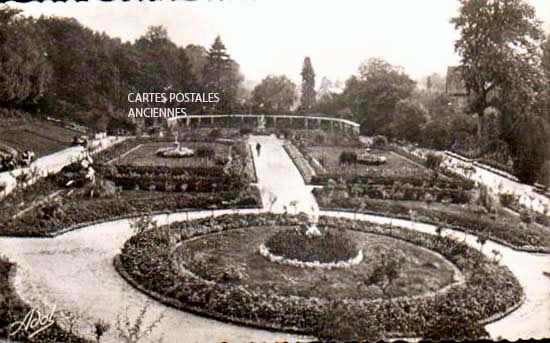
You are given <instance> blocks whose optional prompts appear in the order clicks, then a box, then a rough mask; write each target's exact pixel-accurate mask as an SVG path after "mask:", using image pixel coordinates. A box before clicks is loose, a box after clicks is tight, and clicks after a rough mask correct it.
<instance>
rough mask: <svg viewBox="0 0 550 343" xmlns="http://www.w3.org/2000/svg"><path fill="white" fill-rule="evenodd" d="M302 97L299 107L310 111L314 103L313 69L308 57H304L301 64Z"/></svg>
mask: <svg viewBox="0 0 550 343" xmlns="http://www.w3.org/2000/svg"><path fill="white" fill-rule="evenodd" d="M301 75H302V97H301V98H300V108H301V109H302V110H303V111H310V110H311V109H312V107H313V105H314V104H315V95H316V94H315V71H313V66H312V65H311V60H310V58H309V57H306V58H304V64H303V65H302V73H301Z"/></svg>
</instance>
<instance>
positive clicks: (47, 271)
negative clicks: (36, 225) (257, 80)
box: [0, 136, 550, 342]
mask: <svg viewBox="0 0 550 343" xmlns="http://www.w3.org/2000/svg"><path fill="white" fill-rule="evenodd" d="M257 142H260V144H261V145H262V149H261V153H260V156H259V157H258V156H256V153H255V154H254V155H255V157H254V159H255V163H256V167H257V174H258V178H259V187H260V188H261V189H262V197H263V198H264V199H263V200H264V201H265V204H268V203H269V202H268V201H266V200H267V199H268V198H269V194H275V195H276V196H277V201H276V202H275V204H274V206H273V210H274V211H277V212H280V211H283V206H285V205H287V206H288V204H289V203H290V202H291V201H294V200H296V201H298V204H297V206H296V207H297V210H298V211H307V212H309V211H311V207H312V206H313V207H314V208H316V206H317V205H316V203H315V200H314V198H313V196H312V195H311V192H310V187H308V186H306V185H305V184H304V182H303V180H302V178H301V177H300V174H299V172H298V171H297V169H296V168H295V167H294V165H293V164H292V161H291V160H290V158H289V157H288V155H287V154H286V152H285V151H284V149H283V148H282V143H281V141H279V140H277V139H276V138H273V137H264V136H258V137H251V139H250V144H251V145H252V147H254V146H255V145H256V143H257ZM254 152H255V149H254ZM266 206H267V205H266ZM289 211H290V212H293V211H294V208H289ZM245 212H255V210H248V211H244V210H243V211H241V213H245ZM223 213H232V211H231V210H222V211H216V215H219V214H223ZM321 214H328V215H335V216H343V217H350V216H353V214H350V213H337V212H321ZM208 215H211V212H210V211H207V212H195V213H192V214H190V215H189V217H190V218H198V217H203V216H208ZM155 218H156V219H157V220H158V221H159V222H160V223H161V224H163V223H167V222H172V221H175V220H184V219H186V214H171V215H169V216H167V215H159V216H156V217H155ZM358 218H360V219H366V220H369V221H374V222H379V223H388V222H393V223H394V224H396V225H401V226H407V227H412V228H414V229H417V230H421V231H425V232H429V233H435V230H434V227H433V226H432V225H426V224H418V223H412V222H410V221H406V220H397V219H388V218H382V217H376V216H370V215H358ZM131 234H132V232H131V229H130V227H129V221H128V220H118V221H113V222H108V223H104V224H98V225H93V226H90V227H87V228H83V229H79V230H76V231H72V232H69V233H66V234H63V235H61V236H58V237H56V238H53V239H30V238H0V252H2V254H4V255H7V257H8V258H10V259H11V260H12V261H14V262H16V263H17V265H18V269H17V273H16V277H15V287H16V289H17V292H18V293H19V295H20V296H21V297H22V298H23V299H24V300H25V301H27V302H28V303H30V304H32V305H34V306H44V307H45V308H46V309H50V310H51V307H52V306H53V305H54V304H55V306H56V313H57V314H58V316H57V318H58V319H61V316H60V313H61V312H62V311H63V310H72V311H79V312H81V313H83V315H82V319H81V320H79V321H78V327H77V328H76V329H77V330H78V331H79V333H80V334H82V335H85V336H87V337H90V338H91V332H92V331H91V330H92V325H93V322H94V321H95V320H97V319H99V318H102V319H105V320H107V321H109V322H111V323H112V324H114V323H115V322H116V317H117V315H118V314H120V313H124V312H125V311H126V310H127V311H128V312H129V313H130V317H131V318H135V315H136V313H137V311H138V310H139V309H140V308H142V307H143V306H144V304H146V303H148V302H150V303H151V307H150V311H149V316H148V318H156V317H157V316H158V315H159V314H160V313H162V312H163V313H165V318H164V319H163V321H162V322H161V324H160V326H159V327H158V328H157V329H156V330H155V331H154V332H153V334H152V335H151V336H150V337H149V338H150V339H148V341H152V340H154V339H158V338H159V337H163V338H164V341H165V342H220V341H229V342H250V341H269V342H274V341H288V342H295V341H298V340H300V341H309V340H310V338H308V337H303V336H297V335H291V334H285V333H277V332H271V331H266V330H261V329H254V328H249V327H243V326H238V325H233V324H227V323H221V322H219V321H215V320H212V319H207V318H204V317H200V316H196V315H193V314H190V313H187V312H183V311H179V310H175V309H172V308H169V307H167V306H164V305H162V304H160V303H158V302H155V301H151V300H149V299H148V297H147V296H145V295H144V294H142V293H140V292H139V291H137V290H135V289H134V288H132V287H131V286H130V285H128V284H127V283H126V282H125V281H124V280H123V279H122V278H121V277H120V276H119V275H118V274H117V272H116V271H115V269H114V267H113V263H112V260H113V257H114V256H115V255H116V254H118V253H119V251H120V248H121V247H122V245H123V244H124V242H125V241H126V240H127V239H128V238H129V237H130V236H131ZM445 234H453V235H457V237H458V238H459V239H464V237H466V241H467V242H468V244H471V245H472V246H475V247H478V246H479V245H478V244H477V243H476V242H475V240H476V238H475V237H474V236H470V235H464V234H463V233H451V231H450V230H447V231H445ZM492 249H497V250H499V251H500V252H501V253H502V255H503V259H502V262H501V263H504V264H506V265H508V266H509V267H510V269H511V270H512V271H513V272H514V274H515V275H516V276H517V277H518V279H519V280H520V282H521V284H522V286H523V287H524V289H525V292H526V295H527V299H526V301H525V303H524V304H523V305H522V306H521V307H520V308H519V309H518V310H516V311H514V312H513V313H512V314H510V315H508V316H506V317H504V318H503V319H501V320H499V321H496V322H495V323H493V324H490V325H488V327H487V329H488V330H489V332H490V333H491V336H492V337H493V338H499V337H502V338H507V339H510V340H515V339H517V338H531V337H533V338H543V337H548V336H550V278H548V277H545V276H544V275H543V274H542V272H543V271H545V270H546V271H550V257H549V256H548V255H542V254H532V253H523V252H517V251H514V250H511V249H509V248H506V247H504V246H501V245H499V244H496V243H493V242H487V243H486V244H485V246H484V251H485V252H487V254H489V255H491V250H492ZM114 334H115V332H114V329H112V330H111V332H108V333H107V335H106V336H105V339H104V340H102V341H105V342H116V341H117V339H116V337H115V335H114Z"/></svg>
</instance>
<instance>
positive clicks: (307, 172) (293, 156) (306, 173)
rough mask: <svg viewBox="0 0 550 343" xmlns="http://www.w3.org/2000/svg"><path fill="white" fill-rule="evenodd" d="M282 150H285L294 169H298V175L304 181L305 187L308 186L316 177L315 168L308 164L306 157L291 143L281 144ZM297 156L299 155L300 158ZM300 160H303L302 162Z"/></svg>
mask: <svg viewBox="0 0 550 343" xmlns="http://www.w3.org/2000/svg"><path fill="white" fill-rule="evenodd" d="M283 148H284V149H285V152H286V153H287V155H288V156H289V157H290V160H291V161H292V163H293V164H294V166H295V167H296V169H298V171H299V172H300V175H302V179H304V181H305V183H306V185H310V184H311V179H312V178H313V177H314V176H316V173H315V168H313V167H312V166H311V165H310V164H309V162H308V161H307V159H306V157H305V156H304V155H303V154H302V152H301V151H300V149H298V148H297V147H296V146H294V145H293V144H292V143H285V144H283ZM293 150H295V151H293ZM298 154H300V155H301V156H300V155H298ZM300 157H301V158H300ZM301 159H303V161H302V160H301Z"/></svg>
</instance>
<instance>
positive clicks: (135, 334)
mask: <svg viewBox="0 0 550 343" xmlns="http://www.w3.org/2000/svg"><path fill="white" fill-rule="evenodd" d="M150 306H151V302H149V301H148V302H146V303H145V305H144V306H143V307H142V308H141V310H140V311H139V314H138V315H137V317H136V318H135V320H133V321H132V320H131V319H130V317H129V315H128V312H129V308H126V312H125V313H124V314H123V315H121V314H119V315H118V316H117V320H116V330H117V336H118V338H119V339H120V341H121V342H124V343H138V342H143V341H144V340H145V339H147V340H148V341H151V340H150V338H149V335H150V334H151V333H152V332H153V330H154V329H155V328H156V327H157V326H158V325H159V324H160V323H161V321H162V320H163V319H164V313H161V314H160V315H159V316H158V317H157V318H156V319H155V320H153V321H151V322H150V323H149V325H147V326H145V317H146V316H147V313H148V312H149V308H150ZM161 341H162V338H161V339H159V340H158V342H161Z"/></svg>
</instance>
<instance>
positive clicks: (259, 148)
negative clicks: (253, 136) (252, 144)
mask: <svg viewBox="0 0 550 343" xmlns="http://www.w3.org/2000/svg"><path fill="white" fill-rule="evenodd" d="M261 150H262V145H261V144H260V143H256V152H257V153H258V157H260V151H261Z"/></svg>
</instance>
